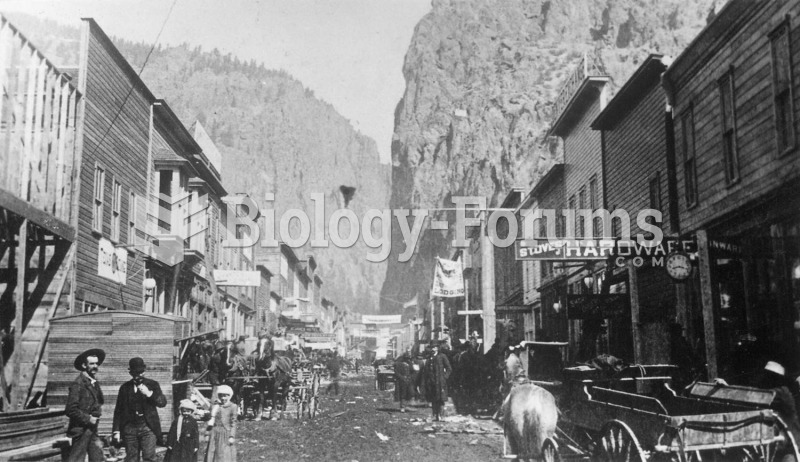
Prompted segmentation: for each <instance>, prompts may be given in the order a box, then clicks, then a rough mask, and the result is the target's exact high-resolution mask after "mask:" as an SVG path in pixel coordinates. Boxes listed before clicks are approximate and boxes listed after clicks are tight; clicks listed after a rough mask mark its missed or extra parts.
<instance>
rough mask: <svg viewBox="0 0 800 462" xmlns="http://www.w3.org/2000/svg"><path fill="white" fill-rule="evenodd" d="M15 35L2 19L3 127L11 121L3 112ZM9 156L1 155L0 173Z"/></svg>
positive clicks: (0, 102) (0, 98)
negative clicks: (11, 47)
mask: <svg viewBox="0 0 800 462" xmlns="http://www.w3.org/2000/svg"><path fill="white" fill-rule="evenodd" d="M12 39H13V33H12V32H11V28H10V27H9V26H8V21H6V19H5V18H3V17H0V126H2V122H5V123H6V124H9V123H10V122H11V121H10V120H9V119H8V118H6V117H4V116H3V114H4V112H3V110H4V109H6V108H7V107H8V103H6V99H11V93H10V92H9V91H8V90H9V88H8V83H9V74H10V73H11V70H12V68H11V62H10V61H11V53H10V50H9V47H10V46H11V44H12ZM7 155H8V151H3V155H0V172H2V171H4V170H5V167H6V165H5V164H6V156H7ZM0 187H2V182H1V181H0Z"/></svg>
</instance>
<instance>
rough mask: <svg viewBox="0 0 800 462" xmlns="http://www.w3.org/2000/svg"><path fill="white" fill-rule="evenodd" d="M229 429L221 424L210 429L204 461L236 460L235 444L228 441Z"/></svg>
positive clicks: (222, 461)
mask: <svg viewBox="0 0 800 462" xmlns="http://www.w3.org/2000/svg"><path fill="white" fill-rule="evenodd" d="M230 436H231V434H230V431H228V429H227V428H225V427H223V426H221V425H215V426H214V427H213V428H212V429H211V436H209V438H208V449H207V450H206V458H205V462H236V445H235V444H230V443H228V438H229V437H230Z"/></svg>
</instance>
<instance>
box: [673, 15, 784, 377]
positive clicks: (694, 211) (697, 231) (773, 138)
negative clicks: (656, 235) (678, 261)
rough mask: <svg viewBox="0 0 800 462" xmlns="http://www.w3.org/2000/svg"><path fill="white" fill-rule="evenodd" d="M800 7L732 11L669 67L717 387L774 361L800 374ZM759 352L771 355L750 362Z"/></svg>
mask: <svg viewBox="0 0 800 462" xmlns="http://www.w3.org/2000/svg"><path fill="white" fill-rule="evenodd" d="M799 7H800V2H798V1H797V0H792V1H785V2H770V1H749V0H731V1H730V2H728V3H727V4H726V5H725V6H724V7H723V8H722V9H721V10H720V11H719V12H718V14H717V16H716V18H715V19H714V21H713V22H711V23H710V24H709V25H708V26H707V27H706V28H705V29H704V30H703V31H702V32H701V33H700V34H699V35H698V36H697V38H695V39H694V41H693V42H692V43H691V44H690V45H689V46H688V47H687V48H686V50H684V51H683V52H682V53H681V54H680V55H679V56H678V57H677V58H676V59H675V61H674V62H673V63H672V64H671V65H670V66H669V68H668V69H667V70H666V73H665V75H664V88H665V90H666V93H667V97H668V98H669V102H670V104H671V105H672V108H673V118H674V126H675V146H676V158H677V159H676V164H677V168H676V173H677V175H676V176H677V178H676V182H677V190H678V192H679V197H680V201H679V214H680V232H681V234H682V235H694V236H696V239H697V245H698V263H699V264H698V267H697V271H696V272H695V274H694V282H693V286H692V287H694V288H696V290H697V291H696V293H695V295H694V296H696V297H697V298H698V299H699V300H700V302H701V303H700V304H699V306H700V307H702V309H701V312H699V313H698V312H692V313H691V316H694V317H697V318H698V322H702V325H703V331H702V332H703V334H704V344H705V353H706V362H707V364H708V373H709V375H710V376H711V377H716V376H718V375H719V376H722V377H725V378H728V379H731V380H733V381H734V382H736V381H739V382H747V381H748V379H749V378H750V375H751V374H752V372H753V370H757V369H760V368H762V367H763V364H762V363H763V362H766V360H777V361H781V362H783V363H784V365H785V366H786V367H787V368H788V370H789V371H790V372H791V373H794V374H795V375H796V374H797V372H798V367H800V364H798V360H799V359H800V354H798V350H797V345H798V332H800V331H798V326H799V325H800V324H799V323H798V319H799V318H798V314H799V311H800V283H798V281H800V213H798V212H800V195H798V193H797V192H798V190H799V189H798V188H799V187H800V150H798V148H799V146H798V135H797V127H798V122H800V116H799V114H798V107H799V106H800V104H799V103H800V101H798V98H799V97H800V91H798V89H800V87H799V85H800V81H799V80H798V78H800V75H798V68H797V66H798V63H800V42H799V41H800V33H798V25H799V24H800V22H798V17H797V12H798V8H799ZM754 339H755V342H756V343H757V346H758V348H754V349H755V350H757V351H762V352H764V354H762V355H759V356H758V357H756V358H752V359H751V358H744V357H742V356H741V355H740V354H739V350H738V347H740V346H741V344H742V343H747V342H753V340H754Z"/></svg>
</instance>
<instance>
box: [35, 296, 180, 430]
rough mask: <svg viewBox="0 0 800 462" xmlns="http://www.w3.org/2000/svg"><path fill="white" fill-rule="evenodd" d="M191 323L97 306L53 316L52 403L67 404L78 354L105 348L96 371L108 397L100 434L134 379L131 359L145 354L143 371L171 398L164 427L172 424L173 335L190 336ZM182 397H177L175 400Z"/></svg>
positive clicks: (50, 351)
mask: <svg viewBox="0 0 800 462" xmlns="http://www.w3.org/2000/svg"><path fill="white" fill-rule="evenodd" d="M188 328H189V320H188V319H186V318H183V317H178V316H169V315H158V314H150V313H143V312H139V311H118V310H109V311H95V312H92V313H83V314H77V315H73V316H65V317H60V318H55V319H53V320H52V321H50V338H49V341H48V363H49V369H48V381H47V402H48V405H49V406H50V407H51V409H64V406H65V405H66V403H67V395H68V394H69V386H70V384H72V382H73V381H74V380H75V377H76V376H77V375H78V371H77V370H76V369H75V368H74V366H73V362H74V361H75V357H76V356H78V355H79V354H80V353H82V352H83V351H85V350H88V349H90V348H101V349H103V350H104V351H105V352H106V359H105V362H104V363H103V365H102V366H101V367H100V372H99V373H98V376H97V379H98V381H99V382H100V386H101V387H102V389H103V396H104V397H105V404H104V405H103V416H102V417H101V418H100V427H99V431H100V434H101V435H105V434H109V433H111V427H112V423H113V417H114V407H115V406H116V402H117V395H118V393H119V387H120V386H121V385H122V384H123V383H125V382H127V381H128V380H130V379H131V376H130V374H129V373H128V361H129V360H130V359H131V358H133V357H136V356H139V357H141V358H143V359H144V362H145V364H146V365H147V371H146V372H145V376H146V377H148V378H151V379H153V380H155V381H157V382H158V383H159V384H160V385H161V390H162V391H163V392H164V395H165V396H166V398H167V406H166V407H163V408H159V410H158V412H159V417H160V418H161V426H162V428H163V429H165V430H166V429H169V426H170V424H171V422H172V418H173V404H174V402H175V399H173V390H172V381H173V377H174V369H175V360H174V358H176V357H177V354H178V352H177V347H176V346H175V340H176V339H179V338H183V337H186V336H187V335H188ZM181 398H182V397H176V399H177V401H180V399H181Z"/></svg>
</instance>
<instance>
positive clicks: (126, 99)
mask: <svg viewBox="0 0 800 462" xmlns="http://www.w3.org/2000/svg"><path fill="white" fill-rule="evenodd" d="M176 3H178V0H173V1H172V5H171V6H170V7H169V11H167V16H166V17H165V18H164V22H163V23H161V29H159V31H158V35H156V39H155V41H154V42H153V45H152V46H151V47H150V51H148V52H147V56H146V57H145V58H144V62H143V63H142V67H141V68H140V69H139V73H138V74H137V77H139V78H141V77H142V72H144V68H145V66H147V62H148V61H149V60H150V55H152V54H153V50H155V48H156V44H157V43H158V39H160V38H161V33H162V32H164V27H165V26H166V25H167V21H168V20H169V17H170V15H172V10H173V9H174V8H175V4H176ZM134 88H135V86H134V85H131V88H130V89H129V90H128V94H126V95H125V99H123V100H122V104H120V105H119V109H118V110H117V113H116V114H115V115H114V118H113V119H111V123H110V124H109V125H108V128H107V129H106V131H105V132H104V133H103V136H102V137H101V138H100V141H98V142H97V145H95V147H94V149H92V156H94V154H95V152H97V150H98V149H100V146H102V144H103V141H105V139H106V137H107V136H108V134H109V132H111V129H112V128H114V124H115V123H116V122H117V120H118V119H119V116H120V114H122V110H123V109H124V108H125V104H126V103H127V102H128V99H130V97H131V94H132V93H133V89H134ZM148 168H150V167H149V166H148Z"/></svg>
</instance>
